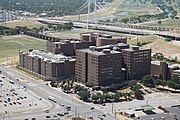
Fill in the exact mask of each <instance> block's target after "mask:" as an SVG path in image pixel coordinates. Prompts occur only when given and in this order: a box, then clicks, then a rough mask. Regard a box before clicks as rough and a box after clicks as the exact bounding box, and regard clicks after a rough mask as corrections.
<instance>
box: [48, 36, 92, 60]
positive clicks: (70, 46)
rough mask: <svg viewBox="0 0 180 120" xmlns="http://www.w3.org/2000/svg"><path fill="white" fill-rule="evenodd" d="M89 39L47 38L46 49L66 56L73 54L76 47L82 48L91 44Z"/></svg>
mask: <svg viewBox="0 0 180 120" xmlns="http://www.w3.org/2000/svg"><path fill="white" fill-rule="evenodd" d="M92 45H93V43H92V42H90V41H81V40H74V39H72V40H71V39H70V40H48V42H47V50H48V51H50V52H52V53H54V54H63V55H66V56H75V52H76V49H84V48H88V47H89V46H92Z"/></svg>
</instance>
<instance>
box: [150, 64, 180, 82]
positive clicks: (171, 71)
mask: <svg viewBox="0 0 180 120" xmlns="http://www.w3.org/2000/svg"><path fill="white" fill-rule="evenodd" d="M179 68H180V65H178V64H177V65H176V64H175V65H169V64H167V63H166V62H160V61H152V62H151V75H152V76H155V77H157V78H159V79H162V80H170V79H171V77H172V76H173V75H177V76H178V77H179V78H180V69H179Z"/></svg>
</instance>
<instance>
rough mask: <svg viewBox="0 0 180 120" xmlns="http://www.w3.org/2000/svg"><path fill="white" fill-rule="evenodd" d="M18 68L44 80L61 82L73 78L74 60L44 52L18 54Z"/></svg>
mask: <svg viewBox="0 0 180 120" xmlns="http://www.w3.org/2000/svg"><path fill="white" fill-rule="evenodd" d="M19 59H20V66H19V67H20V68H21V69H24V70H26V71H27V72H29V73H32V74H34V75H36V76H37V77H41V78H43V79H45V80H62V79H66V78H71V77H74V76H75V59H74V58H71V57H66V56H64V55H61V54H58V55H55V54H53V53H50V52H47V51H44V50H29V51H25V52H21V53H20V57H19Z"/></svg>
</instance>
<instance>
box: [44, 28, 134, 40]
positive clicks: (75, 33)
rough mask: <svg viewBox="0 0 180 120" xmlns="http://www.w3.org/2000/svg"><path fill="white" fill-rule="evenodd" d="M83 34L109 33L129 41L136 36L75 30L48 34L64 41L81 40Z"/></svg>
mask: <svg viewBox="0 0 180 120" xmlns="http://www.w3.org/2000/svg"><path fill="white" fill-rule="evenodd" d="M83 32H101V33H107V34H110V35H112V36H114V37H121V36H122V37H127V38H128V39H129V38H131V39H133V38H135V37H136V36H135V35H130V34H121V33H115V32H107V31H100V30H84V29H82V30H73V31H63V32H54V33H47V35H48V36H53V37H57V38H64V39H68V38H75V39H79V38H80V35H79V34H80V33H83Z"/></svg>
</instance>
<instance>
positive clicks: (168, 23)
mask: <svg viewBox="0 0 180 120" xmlns="http://www.w3.org/2000/svg"><path fill="white" fill-rule="evenodd" d="M179 21H180V19H165V20H162V23H161V24H157V21H152V22H148V23H142V24H141V25H145V26H157V27H158V26H159V27H165V28H166V27H167V28H178V27H180V22H179Z"/></svg>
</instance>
